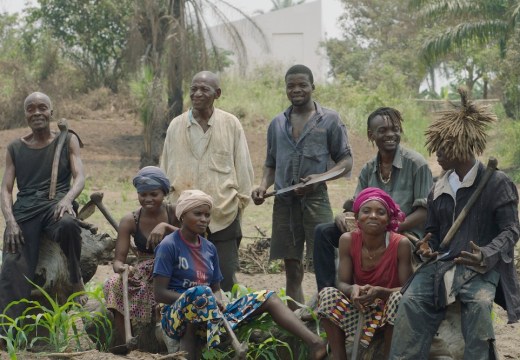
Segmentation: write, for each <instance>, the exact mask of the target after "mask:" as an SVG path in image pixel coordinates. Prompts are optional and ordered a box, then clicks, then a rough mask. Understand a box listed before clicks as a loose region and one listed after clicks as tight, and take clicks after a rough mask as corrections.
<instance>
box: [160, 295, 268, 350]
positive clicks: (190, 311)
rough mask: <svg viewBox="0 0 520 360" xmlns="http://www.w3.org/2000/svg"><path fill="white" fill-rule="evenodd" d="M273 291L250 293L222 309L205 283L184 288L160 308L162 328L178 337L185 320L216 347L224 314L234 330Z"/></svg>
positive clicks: (249, 316) (181, 335)
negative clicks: (170, 302) (177, 295)
mask: <svg viewBox="0 0 520 360" xmlns="http://www.w3.org/2000/svg"><path fill="white" fill-rule="evenodd" d="M273 294H274V292H273V291H266V290H263V291H256V292H253V293H249V294H247V295H244V296H242V297H241V298H239V299H237V300H235V301H233V302H231V303H229V304H228V305H227V306H226V308H225V309H224V311H223V312H222V311H220V310H219V308H218V306H217V302H216V300H215V296H214V294H213V292H212V291H211V289H210V288H209V287H208V286H195V287H192V288H190V289H188V290H186V292H185V293H183V294H182V295H181V297H180V298H179V299H178V300H177V301H176V302H175V303H173V304H172V305H166V306H165V307H164V308H163V312H162V320H161V323H162V328H163V330H164V331H165V332H166V334H167V335H168V336H169V337H171V338H172V339H176V340H180V339H181V338H182V337H183V336H184V333H185V332H186V324H187V323H193V324H197V325H199V326H198V330H197V335H198V337H199V338H200V339H201V340H203V342H206V343H207V344H208V347H210V348H211V347H215V346H217V345H218V344H220V335H221V334H222V333H224V332H225V329H224V323H223V321H222V317H223V316H224V317H225V318H226V319H227V321H228V322H229V324H230V325H231V328H232V329H233V330H234V329H235V328H236V327H237V326H238V325H239V324H240V323H246V322H248V321H250V320H251V319H252V316H251V314H252V313H253V312H255V310H257V309H258V308H259V307H260V306H261V305H262V304H263V303H264V302H265V301H266V300H267V299H269V297H271V296H272V295H273Z"/></svg>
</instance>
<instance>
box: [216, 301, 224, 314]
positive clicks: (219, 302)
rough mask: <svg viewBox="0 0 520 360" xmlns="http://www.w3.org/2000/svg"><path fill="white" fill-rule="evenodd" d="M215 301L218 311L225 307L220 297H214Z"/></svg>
mask: <svg viewBox="0 0 520 360" xmlns="http://www.w3.org/2000/svg"><path fill="white" fill-rule="evenodd" d="M215 302H216V303H217V306H218V308H219V310H220V311H224V310H225V309H226V307H225V306H224V304H223V303H222V301H221V300H220V299H215Z"/></svg>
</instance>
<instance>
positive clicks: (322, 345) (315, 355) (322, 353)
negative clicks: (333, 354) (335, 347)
mask: <svg viewBox="0 0 520 360" xmlns="http://www.w3.org/2000/svg"><path fill="white" fill-rule="evenodd" d="M309 352H310V354H309V359H313V360H321V359H325V357H327V341H326V340H320V341H319V342H317V343H315V344H312V345H311V346H310V347H309Z"/></svg>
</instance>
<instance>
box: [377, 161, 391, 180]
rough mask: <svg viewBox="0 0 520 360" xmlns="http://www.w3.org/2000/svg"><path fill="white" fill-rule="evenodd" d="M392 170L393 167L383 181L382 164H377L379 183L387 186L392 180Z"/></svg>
mask: <svg viewBox="0 0 520 360" xmlns="http://www.w3.org/2000/svg"><path fill="white" fill-rule="evenodd" d="M392 168H393V166H392V167H391V168H390V174H388V177H387V178H386V179H385V178H383V164H381V162H379V179H381V182H382V183H383V184H385V185H386V184H388V183H389V182H390V179H391V178H392Z"/></svg>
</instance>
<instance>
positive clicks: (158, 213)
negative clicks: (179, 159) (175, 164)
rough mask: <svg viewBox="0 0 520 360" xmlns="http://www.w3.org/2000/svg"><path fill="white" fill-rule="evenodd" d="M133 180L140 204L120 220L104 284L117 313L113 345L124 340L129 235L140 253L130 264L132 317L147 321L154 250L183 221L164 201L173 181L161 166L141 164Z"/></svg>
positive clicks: (151, 305) (109, 304)
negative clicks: (111, 270)
mask: <svg viewBox="0 0 520 360" xmlns="http://www.w3.org/2000/svg"><path fill="white" fill-rule="evenodd" d="M133 184H134V186H135V188H136V189H137V198H138V200H139V204H141V207H140V208H139V209H137V210H135V211H133V212H131V213H128V214H127V215H125V216H124V217H123V218H122V219H121V221H120V223H119V230H118V232H117V241H116V250H115V259H114V263H113V268H114V272H115V273H116V274H115V275H113V276H112V277H111V278H110V279H108V280H107V281H106V282H105V284H104V286H103V292H104V294H105V300H106V306H107V308H108V309H110V310H111V311H112V312H113V314H114V328H115V331H116V332H115V337H114V343H113V344H112V345H120V344H123V343H124V342H125V338H124V334H125V333H124V317H123V313H124V311H123V285H122V279H121V276H120V275H119V274H120V273H122V272H123V271H124V270H125V268H127V267H128V265H127V264H125V262H126V257H127V255H128V250H129V249H130V246H131V244H130V237H133V239H134V244H135V246H136V248H137V255H138V264H137V265H136V266H135V267H130V268H129V270H130V272H129V278H128V298H129V304H130V318H131V320H132V322H133V323H136V322H140V323H144V324H148V323H150V322H151V321H152V318H153V312H154V309H155V305H156V302H155V299H154V294H153V285H152V282H153V281H152V272H153V256H154V250H155V247H156V246H157V244H159V242H161V240H162V239H163V238H164V236H165V235H167V234H169V233H171V232H173V231H175V230H177V226H178V225H180V223H179V221H178V220H177V218H176V217H175V207H173V206H171V205H168V204H165V203H163V200H164V197H165V196H166V195H167V194H168V193H169V191H170V181H169V180H168V178H167V177H166V175H165V174H164V172H163V171H162V170H161V169H159V168H158V167H155V166H147V167H144V168H142V169H141V170H140V171H139V172H138V173H137V175H136V176H135V177H134V179H133Z"/></svg>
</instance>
